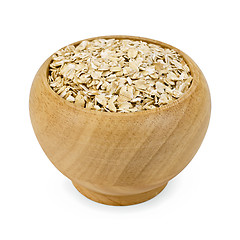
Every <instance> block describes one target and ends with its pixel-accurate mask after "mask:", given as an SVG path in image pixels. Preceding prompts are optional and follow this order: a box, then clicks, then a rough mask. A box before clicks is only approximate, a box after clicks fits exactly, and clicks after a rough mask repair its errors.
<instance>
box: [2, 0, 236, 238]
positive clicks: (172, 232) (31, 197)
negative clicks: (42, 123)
mask: <svg viewBox="0 0 240 240" xmlns="http://www.w3.org/2000/svg"><path fill="white" fill-rule="evenodd" d="M238 2H239V1H237V0H236V1H234V0H228V1H221V0H219V1H215V0H212V1H211V0H207V1H205V0H202V1H190V0H189V1H187V0H181V1H177V0H171V1H167V0H165V1H152V0H148V1H140V0H138V1H134V0H132V1H131V0H127V1H125V0H119V1H113V0H111V1H104V0H102V1H94V0H85V1H80V0H79V1H71V0H67V1H66V0H65V1H60V0H59V1H51V0H48V1H43V0H42V1H26V0H22V1H1V3H0V12H1V13H0V24H1V28H0V35H1V37H0V43H1V45H0V47H1V50H0V73H1V74H0V81H1V88H0V96H1V101H0V104H1V113H0V114H1V118H0V136H1V144H0V148H1V159H0V161H1V162H0V164H1V165H0V195H1V197H0V221H1V223H0V239H3V240H8V239H11V240H12V239H14V240H15V239H24V240H28V239H31V240H32V239H34V240H35V239H37V240H38V239H46V240H48V239H51V240H52V239H58V240H60V239H71V240H72V239H100V240H101V239H117V240H118V239H164V240H168V239H174V240H175V239H184V240H188V239H189V240H190V239H191V240H192V239H201V240H202V239H211V240H212V239H218V240H221V239H231V240H232V239H234V240H235V239H240V230H239V225H240V224H239V222H240V187H239V184H240V174H239V171H240V157H239V155H240V154H239V149H240V146H239V143H240V141H239V134H240V127H239V124H240V117H239V111H240V90H239V89H240V74H239V73H240V37H239V33H240V27H239V25H240V15H239V6H238V5H237V4H238ZM112 34H126V35H136V36H143V37H148V38H153V39H157V40H160V41H163V42H167V43H169V44H171V45H174V46H176V47H178V48H179V49H181V50H183V51H184V52H185V53H187V54H188V55H190V56H191V57H192V58H193V59H194V60H195V62H196V63H197V64H198V65H199V66H200V68H201V69H202V71H203V73H204V74H205V76H206V78H207V81H208V84H209V87H210V90H211V96H212V115H211V121H210V125H209V129H208V132H207V135H206V137H205V139H204V142H203V144H202V146H201V148H200V150H199V151H198V153H197V155H196V156H195V157H194V159H193V161H192V162H191V163H190V164H189V165H188V166H187V168H186V169H185V170H184V171H183V172H181V173H180V174H179V175H178V176H177V177H175V178H174V179H173V180H172V181H170V182H169V184H168V186H167V187H166V188H165V190H164V191H163V192H162V193H161V194H160V195H158V196H157V197H156V198H154V199H152V200H150V201H148V202H145V203H143V204H139V205H135V206H128V207H112V206H105V205H101V204H97V203H95V202H92V201H90V200H88V199H86V198H85V197H83V196H82V195H81V194H80V193H78V191H77V190H76V189H75V188H74V187H73V186H72V184H71V182H70V180H68V179H67V178H66V177H64V176H63V175H62V174H61V173H60V172H59V171H58V170H57V169H56V168H55V167H54V166H53V165H52V164H51V162H50V161H49V160H48V159H47V157H46V156H45V154H44V153H43V151H42V149H41V148H40V145H39V144H38V142H37V140H36V137H35V135H34V133H33V130H32V127H31V123H30V118H29V112H28V98H29V91H30V87H31V83H32V80H33V78H34V75H35V73H36V72H37V70H38V68H39V67H40V65H41V64H42V63H43V61H44V60H45V59H46V58H48V57H49V56H50V55H51V54H52V53H53V52H55V51H56V50H58V49H59V48H61V47H63V46H65V45H67V44H70V43H72V42H75V41H78V40H81V39H84V38H88V37H94V36H99V35H112Z"/></svg>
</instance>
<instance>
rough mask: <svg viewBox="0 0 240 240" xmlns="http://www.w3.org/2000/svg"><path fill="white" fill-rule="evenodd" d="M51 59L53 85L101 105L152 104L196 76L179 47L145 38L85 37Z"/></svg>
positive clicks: (72, 98) (123, 108)
mask: <svg viewBox="0 0 240 240" xmlns="http://www.w3.org/2000/svg"><path fill="white" fill-rule="evenodd" d="M52 59H53V60H52V62H51V64H50V68H49V84H50V86H51V88H52V89H53V90H54V91H55V92H56V93H57V94H59V95H60V96H61V97H62V98H64V99H66V100H67V101H69V102H72V103H73V104H76V105H78V106H81V107H83V108H87V109H93V110H98V111H107V112H136V111H143V110H148V109H154V108H157V107H160V106H161V105H165V104H168V103H170V102H172V101H174V100H175V99H177V98H179V97H181V95H182V94H184V93H185V92H186V91H187V89H188V88H189V87H190V85H191V82H192V77H191V74H190V70H189V67H188V66H187V64H186V63H185V61H184V60H183V58H182V57H181V56H180V55H179V54H178V53H177V52H176V51H175V50H173V49H168V48H162V47H160V46H159V45H155V44H148V43H146V42H143V41H133V40H127V39H126V40H116V39H97V40H93V41H82V42H81V43H80V44H79V45H77V46H76V47H75V46H73V45H69V46H67V47H65V48H63V49H61V50H59V51H58V52H56V53H55V54H54V55H53V56H52Z"/></svg>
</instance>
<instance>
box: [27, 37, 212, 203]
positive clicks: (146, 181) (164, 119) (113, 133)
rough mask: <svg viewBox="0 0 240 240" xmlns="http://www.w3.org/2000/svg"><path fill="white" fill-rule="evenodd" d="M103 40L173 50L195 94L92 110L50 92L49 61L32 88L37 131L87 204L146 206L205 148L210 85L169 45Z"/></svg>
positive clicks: (46, 147) (39, 72)
mask: <svg viewBox="0 0 240 240" xmlns="http://www.w3.org/2000/svg"><path fill="white" fill-rule="evenodd" d="M97 38H115V39H126V38H127V39H132V40H142V41H146V42H148V43H154V44H159V45H161V46H162V47H168V48H173V49H175V50H176V51H177V52H178V53H180V54H181V55H182V56H183V58H184V60H185V61H186V62H187V64H188V66H189V67H190V70H191V74H192V76H193V82H192V85H191V87H190V89H189V90H188V91H187V92H186V93H185V94H184V95H183V96H182V97H180V98H179V99H177V100H175V101H174V102H172V103H169V104H167V105H165V106H162V107H159V108H157V109H154V110H146V111H141V112H134V113H112V112H99V111H95V110H87V109H84V108H81V107H78V106H76V105H75V104H73V103H70V102H68V101H66V100H64V99H63V98H61V97H60V96H59V95H58V94H56V93H55V92H54V91H53V90H52V89H51V88H50V86H49V84H48V80H47V76H48V71H49V64H50V62H51V59H52V57H49V58H48V59H47V60H46V61H45V62H44V63H43V65H42V66H41V67H40V69H39V70H38V72H37V74H36V76H35V78H34V81H33V84H32V88H31V93H30V101H29V108H30V116H31V121H32V125H33V129H34V132H35V134H36V136H37V139H38V141H39V143H40V145H41V147H42V149H43V150H44V152H45V153H46V155H47V156H48V158H49V159H50V160H51V161H52V163H53V164H54V165H55V167H56V168H57V169H58V170H59V171H60V172H62V173H63V174H64V175H65V176H66V177H68V178H70V179H71V181H72V182H73V184H74V186H75V187H76V188H77V190H78V191H79V192H81V193H82V194H83V195H85V196H86V197H88V198H90V199H92V200H93V201H96V202H100V203H104V204H108V205H131V204H136V203H140V202H144V201H146V200H149V199H151V198H153V197H154V196H156V195H157V194H158V193H160V192H161V191H162V190H163V189H164V187H165V186H166V185H167V183H168V181H169V180H170V179H172V178H173V177H174V176H176V175H177V174H178V173H179V172H181V171H182V170H183V169H184V168H185V167H186V166H187V164H188V163H189V162H190V161H191V159H192V158H193V156H194V155H195V153H196V152H197V150H198V148H199V147H200V144H201V142H202V140H203V138H204V136H205V133H206V130H207V127H208V123H209V118H210V108H211V106H210V94H209V89H208V85H207V82H206V80H205V78H204V76H203V73H202V72H201V70H200V69H199V68H198V66H197V65H196V64H195V62H194V61H193V60H192V59H191V58H190V57H189V56H187V55H186V54H185V53H183V52H182V51H180V50H179V49H176V48H175V47H172V46H170V45H168V44H166V43H163V42H159V41H156V40H152V39H147V38H142V37H132V36H102V37H97ZM93 39H96V38H91V39H87V40H93ZM78 43H79V42H77V43H75V44H78Z"/></svg>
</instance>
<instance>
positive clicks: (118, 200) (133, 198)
mask: <svg viewBox="0 0 240 240" xmlns="http://www.w3.org/2000/svg"><path fill="white" fill-rule="evenodd" d="M73 185H74V186H75V188H76V189H77V190H78V191H79V192H80V193H81V194H83V195H84V196H85V197H87V198H89V199H91V200H93V201H95V202H98V203H102V204H106V205H113V206H127V205H133V204H138V203H142V202H145V201H147V200H150V199H151V198H153V197H155V196H157V195H158V194H159V193H160V192H161V191H162V190H163V189H164V188H165V187H166V185H167V183H166V184H164V185H162V186H161V187H158V188H154V189H153V190H151V191H148V192H144V193H139V194H134V195H125V196H122V195H121V196H116V195H105V194H102V193H97V192H94V191H91V190H89V189H87V188H84V187H82V186H80V185H77V184H75V183H73Z"/></svg>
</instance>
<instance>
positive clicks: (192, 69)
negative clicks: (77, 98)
mask: <svg viewBox="0 0 240 240" xmlns="http://www.w3.org/2000/svg"><path fill="white" fill-rule="evenodd" d="M100 38H104V39H113V38H114V39H129V40H135V41H145V42H147V43H150V44H156V45H160V46H161V47H166V48H170V49H174V50H175V51H176V52H178V53H179V54H180V55H181V56H182V57H183V59H184V61H185V62H186V63H187V65H188V67H189V69H190V73H191V76H192V77H193V80H192V83H191V86H190V87H189V89H188V90H187V91H186V92H185V93H184V94H183V95H182V96H181V97H179V98H178V99H175V100H174V101H172V102H170V103H168V104H166V105H163V106H160V107H157V108H155V109H148V110H143V111H136V112H127V113H125V112H124V113H122V112H106V111H103V112H102V111H97V110H93V109H86V108H82V107H80V106H77V105H75V104H73V103H71V102H69V101H67V100H66V99H64V98H62V97H60V96H59V95H58V94H57V93H56V92H54V91H53V89H52V88H51V87H50V85H49V83H48V75H49V67H50V63H51V60H52V56H53V55H54V53H55V52H54V53H53V54H52V55H51V56H50V57H49V58H48V59H47V60H46V61H45V62H44V63H43V65H42V67H43V69H42V70H43V73H44V78H41V80H42V81H43V85H44V87H45V88H46V90H47V91H48V92H49V93H50V94H51V95H52V96H53V97H54V98H56V100H58V101H61V102H62V104H63V105H64V104H66V105H67V106H69V107H70V108H73V109H75V110H77V111H79V112H82V113H90V114H94V115H97V114H101V115H103V114H104V115H110V116H121V117H123V116H133V115H134V116H137V115H144V114H147V115H148V114H154V113H160V112H162V111H165V110H169V109H171V108H173V107H175V106H176V105H178V104H179V103H182V102H184V101H186V99H188V97H189V96H191V95H192V93H193V92H194V91H195V89H196V87H197V85H198V83H199V81H200V73H199V68H198V66H197V65H196V63H195V62H194V61H193V60H192V59H191V58H190V57H189V56H188V55H187V54H186V53H184V52H182V51H181V50H180V49H178V48H176V47H174V46H172V45H169V44H167V43H164V42H161V41H158V40H154V39H151V38H145V37H138V36H129V35H106V36H98V37H91V38H86V39H83V40H80V41H77V42H74V43H71V44H68V45H77V44H79V43H80V42H82V41H85V40H87V41H92V40H95V39H100ZM68 45H66V46H68ZM66 46H64V47H62V48H60V49H59V50H61V49H63V48H65V47H66ZM42 67H41V68H42Z"/></svg>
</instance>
